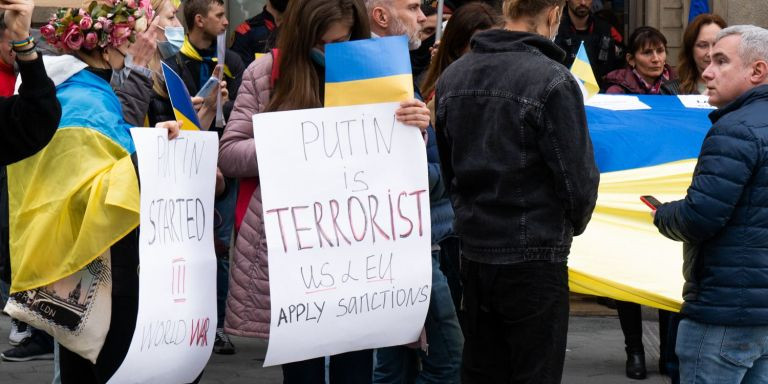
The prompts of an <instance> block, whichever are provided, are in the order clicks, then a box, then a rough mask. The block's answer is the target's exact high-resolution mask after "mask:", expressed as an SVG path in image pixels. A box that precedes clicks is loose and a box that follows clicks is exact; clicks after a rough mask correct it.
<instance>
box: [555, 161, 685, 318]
mask: <svg viewBox="0 0 768 384" xmlns="http://www.w3.org/2000/svg"><path fill="white" fill-rule="evenodd" d="M695 165H696V160H695V159H691V160H682V161H677V162H673V163H667V164H662V165H658V166H654V167H646V168H639V169H632V170H626V171H618V172H608V173H603V174H602V175H601V176H600V187H599V190H598V199H597V208H596V209H595V212H594V213H593V215H592V220H591V221H590V223H589V225H588V226H587V230H586V231H585V233H584V234H582V235H581V236H578V237H575V238H574V240H573V246H572V247H571V255H570V256H569V259H568V266H569V270H570V273H569V278H570V287H571V290H572V291H574V292H579V293H587V294H592V295H597V296H606V297H611V298H614V299H618V300H623V301H632V302H636V303H639V304H643V305H648V306H651V307H656V308H661V309H666V310H670V311H679V309H680V305H681V304H682V290H683V282H684V280H683V273H682V265H683V248H682V243H679V242H675V241H672V240H670V239H667V238H666V237H664V236H662V235H661V234H660V233H659V231H658V229H656V227H655V226H654V225H653V219H652V217H651V215H650V212H651V210H650V209H649V208H648V207H647V206H646V205H645V204H643V203H642V202H641V201H640V196H642V195H653V196H655V197H656V198H657V199H659V200H660V201H662V202H664V201H671V200H678V199H681V198H683V197H684V196H685V192H686V190H687V188H688V186H689V185H690V184H691V177H692V174H693V169H694V167H695Z"/></svg>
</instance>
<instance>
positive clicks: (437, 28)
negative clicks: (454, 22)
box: [435, 0, 445, 41]
mask: <svg viewBox="0 0 768 384" xmlns="http://www.w3.org/2000/svg"><path fill="white" fill-rule="evenodd" d="M443 3H445V0H437V25H436V26H435V41H440V38H442V37H443Z"/></svg>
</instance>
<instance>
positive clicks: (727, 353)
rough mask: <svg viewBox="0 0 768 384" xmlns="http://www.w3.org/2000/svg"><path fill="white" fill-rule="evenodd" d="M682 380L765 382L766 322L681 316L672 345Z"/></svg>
mask: <svg viewBox="0 0 768 384" xmlns="http://www.w3.org/2000/svg"><path fill="white" fill-rule="evenodd" d="M675 351H676V352H677V356H678V357H679V359H680V383H683V384H693V383H696V384H721V383H741V384H764V383H768V326H741V327H738V326H723V325H712V324H705V323H699V322H696V321H693V320H691V319H683V320H682V321H681V322H680V327H679V329H678V333H677V346H676V348H675Z"/></svg>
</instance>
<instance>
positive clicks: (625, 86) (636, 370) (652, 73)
mask: <svg viewBox="0 0 768 384" xmlns="http://www.w3.org/2000/svg"><path fill="white" fill-rule="evenodd" d="M626 60H627V67H625V68H622V69H617V70H615V71H613V72H611V73H609V74H608V75H607V76H606V77H605V81H606V85H607V87H608V89H607V90H606V93H609V94H640V95H676V94H677V93H678V88H679V84H680V83H679V82H678V81H677V80H676V78H675V73H674V72H673V70H672V68H671V67H670V66H669V65H668V64H667V39H666V38H665V37H664V35H663V34H662V33H661V32H659V31H658V30H657V29H655V28H653V27H640V28H637V29H636V30H635V31H634V32H632V34H631V35H630V36H629V40H627V54H626ZM616 310H617V311H618V313H619V322H620V323H621V331H622V332H623V333H624V345H625V352H626V353H627V362H626V367H625V373H626V375H627V377H629V378H631V379H637V380H641V379H645V378H646V376H647V370H646V366H645V348H644V347H643V320H642V312H641V309H640V304H637V303H630V302H627V301H620V300H617V301H616ZM670 315H671V313H670V312H669V311H664V310H661V309H660V310H659V340H660V345H661V346H662V348H660V349H659V351H660V353H659V370H660V371H661V372H662V373H667V371H666V366H667V360H668V355H667V350H666V349H665V348H663V346H665V345H667V344H668V341H667V340H668V339H667V337H668V336H669V330H668V328H667V327H668V325H669V324H670Z"/></svg>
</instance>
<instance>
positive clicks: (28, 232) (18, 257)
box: [8, 0, 181, 383]
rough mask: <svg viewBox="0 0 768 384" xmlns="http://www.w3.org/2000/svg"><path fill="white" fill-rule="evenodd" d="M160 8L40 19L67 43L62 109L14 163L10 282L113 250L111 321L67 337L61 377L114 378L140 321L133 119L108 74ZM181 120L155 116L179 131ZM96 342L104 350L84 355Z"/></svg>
mask: <svg viewBox="0 0 768 384" xmlns="http://www.w3.org/2000/svg"><path fill="white" fill-rule="evenodd" d="M152 16H153V15H152V9H151V7H149V1H143V0H142V1H138V0H116V1H115V2H108V3H103V2H102V3H97V2H92V3H90V4H89V5H88V6H87V8H79V9H60V10H59V11H58V12H56V14H55V15H53V16H52V17H51V18H50V20H49V23H48V24H47V25H45V26H43V27H42V28H41V34H42V35H43V38H44V39H45V40H46V41H47V42H48V43H49V44H50V45H52V46H54V47H56V48H58V49H59V50H61V51H62V52H63V53H64V55H61V56H54V57H49V58H47V60H46V69H47V70H48V71H49V72H50V77H51V79H52V80H53V82H54V84H56V95H57V98H58V100H59V102H60V104H61V108H62V117H61V121H60V123H59V128H58V130H57V131H56V133H55V134H54V136H53V139H52V140H51V142H50V143H49V145H48V146H47V147H46V148H45V149H44V150H42V151H41V152H39V153H37V154H36V155H34V156H32V157H30V158H27V159H25V160H23V161H21V162H18V163H16V164H13V166H11V167H9V169H8V175H9V176H8V180H9V182H8V183H9V186H8V189H9V200H10V209H11V214H10V226H11V233H12V238H11V241H10V247H11V251H12V252H11V253H12V265H13V266H14V270H13V281H12V291H13V292H20V293H22V294H23V293H24V291H29V290H33V289H36V288H39V287H42V286H45V285H48V284H50V283H51V282H55V281H59V280H61V279H62V278H64V277H66V276H69V275H71V274H72V273H75V272H77V271H79V270H81V269H83V268H85V267H86V266H88V265H89V264H90V263H91V262H93V261H94V260H96V259H97V258H99V257H109V258H110V260H111V269H112V271H111V275H112V276H111V282H112V290H111V309H110V311H109V312H106V313H104V312H99V313H90V314H89V316H91V317H94V316H95V317H99V318H102V319H103V321H104V322H106V323H108V324H109V329H108V332H107V333H106V336H105V338H102V339H96V338H94V339H89V340H82V339H81V340H78V341H77V344H78V345H76V346H74V345H72V344H65V343H64V342H63V341H62V344H61V349H60V352H61V353H60V363H61V380H62V382H63V383H103V382H106V381H108V380H109V378H110V377H111V376H112V374H113V373H114V372H115V371H116V370H117V368H118V367H119V365H120V362H121V361H122V360H123V358H124V356H125V354H126V353H127V351H128V348H129V345H130V341H131V336H132V335H133V329H134V328H135V321H136V312H137V310H138V274H137V273H136V271H137V268H138V224H139V198H138V193H139V189H138V176H137V172H136V170H135V160H133V159H135V156H132V155H133V153H134V152H135V148H134V144H133V141H132V138H131V135H130V132H129V129H130V128H131V127H132V126H134V125H135V124H130V123H128V122H126V120H125V118H124V116H123V109H122V107H121V104H120V101H119V100H118V98H117V96H116V94H115V91H114V90H113V88H112V87H111V86H110V81H111V80H112V79H113V72H114V71H119V70H121V69H122V68H123V66H124V65H125V57H126V55H128V54H129V52H131V51H130V48H131V47H130V43H131V42H133V41H135V40H136V38H137V34H138V33H141V32H143V31H145V30H146V29H147V27H148V24H149V20H151V18H152ZM180 124H181V123H180V122H176V121H173V122H162V123H158V124H157V126H158V127H161V128H162V127H164V128H168V129H169V138H174V137H175V136H176V135H177V134H178V130H179V127H180ZM105 250H106V251H105ZM99 345H103V347H100V348H97V347H94V346H99ZM89 348H91V349H96V351H97V352H96V353H97V357H96V358H93V357H91V358H89V359H86V358H83V357H81V354H83V355H84V354H85V353H84V352H83V350H87V349H89ZM92 361H95V362H92Z"/></svg>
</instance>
